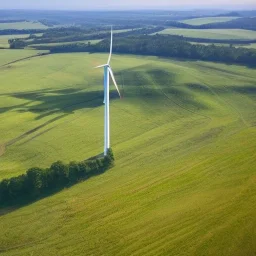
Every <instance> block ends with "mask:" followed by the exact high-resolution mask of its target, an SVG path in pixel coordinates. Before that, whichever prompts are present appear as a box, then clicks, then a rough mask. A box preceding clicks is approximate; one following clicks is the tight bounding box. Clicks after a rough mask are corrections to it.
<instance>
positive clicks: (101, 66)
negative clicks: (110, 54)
mask: <svg viewBox="0 0 256 256" xmlns="http://www.w3.org/2000/svg"><path fill="white" fill-rule="evenodd" d="M106 66H108V64H104V65H100V66H97V67H95V68H103V67H106Z"/></svg>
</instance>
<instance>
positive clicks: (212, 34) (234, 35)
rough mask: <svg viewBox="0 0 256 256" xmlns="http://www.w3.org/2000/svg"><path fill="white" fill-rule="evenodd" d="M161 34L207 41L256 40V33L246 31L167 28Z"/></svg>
mask: <svg viewBox="0 0 256 256" xmlns="http://www.w3.org/2000/svg"><path fill="white" fill-rule="evenodd" d="M158 33H159V34H167V35H180V36H184V37H193V38H207V39H237V40H238V39H256V31H251V30H244V29H177V28H167V29H165V30H163V31H160V32H158Z"/></svg>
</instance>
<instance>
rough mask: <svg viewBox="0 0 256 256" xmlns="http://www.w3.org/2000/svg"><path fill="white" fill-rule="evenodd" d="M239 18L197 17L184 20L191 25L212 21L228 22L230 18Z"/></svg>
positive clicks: (231, 18) (232, 18)
mask: <svg viewBox="0 0 256 256" xmlns="http://www.w3.org/2000/svg"><path fill="white" fill-rule="evenodd" d="M234 19H237V17H204V18H195V19H188V20H183V21H182V22H183V23H186V24H189V25H198V26H199V25H204V24H210V23H216V22H226V21H230V20H234Z"/></svg>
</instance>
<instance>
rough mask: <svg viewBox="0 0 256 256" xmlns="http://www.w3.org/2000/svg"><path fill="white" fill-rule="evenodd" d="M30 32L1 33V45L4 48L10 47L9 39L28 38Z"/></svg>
mask: <svg viewBox="0 0 256 256" xmlns="http://www.w3.org/2000/svg"><path fill="white" fill-rule="evenodd" d="M28 36H29V35H28V34H25V35H0V47H2V48H9V43H8V40H9V39H15V38H26V37H28Z"/></svg>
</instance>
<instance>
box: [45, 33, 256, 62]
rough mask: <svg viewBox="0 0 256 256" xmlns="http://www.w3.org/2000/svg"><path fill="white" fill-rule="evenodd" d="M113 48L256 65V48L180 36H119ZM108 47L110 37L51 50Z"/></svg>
mask: <svg viewBox="0 0 256 256" xmlns="http://www.w3.org/2000/svg"><path fill="white" fill-rule="evenodd" d="M48 49H49V48H48ZM113 49H114V52H116V53H124V54H139V55H153V56H160V57H174V58H183V59H194V60H205V61H217V62H223V63H237V64H245V65H255V63H256V50H253V49H246V48H235V47H226V46H215V45H208V46H206V45H196V44H190V43H188V42H187V41H186V40H184V38H183V37H181V36H170V35H154V36H147V35H143V36H131V37H126V38H116V39H115V40H114V45H113ZM108 51H109V40H108V39H106V40H103V41H101V42H99V43H98V44H95V45H92V44H71V45H60V46H53V47H51V48H50V52H51V53H60V52H108Z"/></svg>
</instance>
